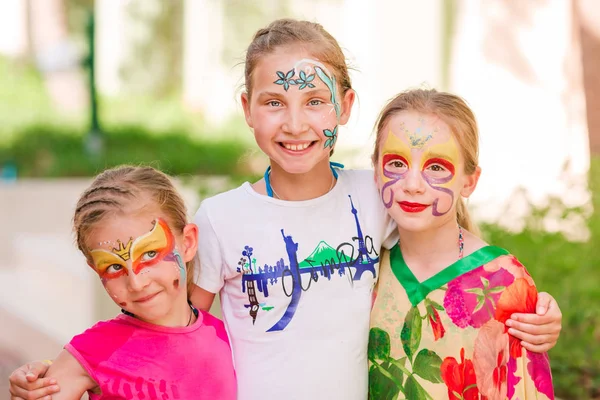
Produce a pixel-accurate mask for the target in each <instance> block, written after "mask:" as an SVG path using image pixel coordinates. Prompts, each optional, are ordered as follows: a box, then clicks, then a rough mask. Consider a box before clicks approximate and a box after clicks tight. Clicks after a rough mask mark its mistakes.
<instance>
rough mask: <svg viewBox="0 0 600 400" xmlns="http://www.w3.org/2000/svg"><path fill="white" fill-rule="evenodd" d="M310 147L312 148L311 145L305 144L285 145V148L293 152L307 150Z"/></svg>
mask: <svg viewBox="0 0 600 400" xmlns="http://www.w3.org/2000/svg"><path fill="white" fill-rule="evenodd" d="M308 146H310V143H303V144H288V143H284V144H283V147H285V148H286V149H288V150H292V151H302V150H304V149H306V148H307V147H308Z"/></svg>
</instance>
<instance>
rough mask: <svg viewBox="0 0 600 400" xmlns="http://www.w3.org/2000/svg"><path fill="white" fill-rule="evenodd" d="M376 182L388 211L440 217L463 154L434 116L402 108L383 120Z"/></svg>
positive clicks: (454, 193) (455, 189)
mask: <svg viewBox="0 0 600 400" xmlns="http://www.w3.org/2000/svg"><path fill="white" fill-rule="evenodd" d="M384 129H386V130H387V133H385V135H386V136H385V140H384V141H383V143H382V144H381V148H380V154H381V155H380V157H379V165H378V175H379V179H378V184H379V188H380V191H381V199H382V201H383V204H384V205H385V207H386V208H388V209H389V212H390V215H392V217H393V218H394V219H395V220H396V221H397V222H398V219H402V218H406V217H409V218H416V217H417V216H420V215H429V216H432V217H442V216H445V215H452V213H451V212H450V211H451V210H453V207H454V205H455V203H456V200H457V199H458V198H459V196H460V188H461V186H462V179H460V178H461V177H462V176H464V174H463V173H462V170H463V166H462V157H461V154H460V151H459V148H458V144H457V142H456V139H455V138H454V136H453V135H452V133H451V132H450V128H449V127H448V125H447V124H446V123H444V122H443V121H442V120H440V119H439V118H437V117H435V116H432V115H423V114H419V113H415V112H406V111H405V112H401V113H399V114H397V115H395V116H393V117H391V118H390V119H389V121H388V123H387V124H386V126H385V128H384Z"/></svg>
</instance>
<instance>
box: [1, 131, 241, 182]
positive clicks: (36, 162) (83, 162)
mask: <svg viewBox="0 0 600 400" xmlns="http://www.w3.org/2000/svg"><path fill="white" fill-rule="evenodd" d="M103 138H104V151H103V153H102V154H100V155H99V156H97V157H94V156H93V155H91V154H88V153H87V152H86V146H85V144H86V141H85V136H84V135H83V134H82V133H81V132H80V131H77V130H73V129H69V128H65V127H59V126H48V125H40V126H35V125H34V126H31V127H29V128H27V129H25V130H23V131H22V132H20V133H19V135H17V136H16V138H14V139H13V140H11V141H9V143H7V144H4V145H3V146H2V147H0V165H2V164H5V163H7V162H10V163H12V164H14V165H15V166H16V168H17V171H18V175H19V176H20V177H64V176H92V175H94V174H96V173H98V172H99V171H101V170H102V169H104V168H108V167H111V166H115V165H119V164H126V163H133V164H140V163H143V164H149V163H150V164H152V165H154V166H156V167H158V168H161V169H162V170H164V171H165V172H168V173H170V174H174V175H181V174H186V175H197V174H230V173H232V174H233V175H235V174H236V172H242V171H244V170H245V168H244V167H243V165H241V164H239V163H238V160H240V158H241V156H242V155H243V154H244V153H245V151H246V146H245V144H244V143H243V142H240V141H237V140H233V139H222V140H219V141H214V140H206V139H204V140H201V139H192V138H191V135H189V134H187V133H185V132H178V133H170V132H159V133H154V132H152V133H149V132H148V131H147V130H146V129H145V128H143V127H141V126H120V127H116V128H113V129H111V130H110V131H108V132H105V133H104V134H103ZM244 173H247V172H244Z"/></svg>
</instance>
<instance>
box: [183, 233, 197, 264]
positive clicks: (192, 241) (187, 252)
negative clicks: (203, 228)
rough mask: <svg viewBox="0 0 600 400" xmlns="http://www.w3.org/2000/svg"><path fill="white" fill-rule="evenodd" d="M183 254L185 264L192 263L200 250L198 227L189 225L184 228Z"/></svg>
mask: <svg viewBox="0 0 600 400" xmlns="http://www.w3.org/2000/svg"><path fill="white" fill-rule="evenodd" d="M182 244H183V249H182V250H183V254H182V258H183V261H184V262H188V261H191V260H192V259H193V258H194V256H195V255H196V250H198V227H197V226H196V224H187V225H186V226H185V227H184V228H183V243H182Z"/></svg>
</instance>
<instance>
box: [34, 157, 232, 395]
mask: <svg viewBox="0 0 600 400" xmlns="http://www.w3.org/2000/svg"><path fill="white" fill-rule="evenodd" d="M73 225H74V231H75V236H76V240H77V245H78V247H79V249H80V250H81V252H82V253H83V254H84V255H85V257H86V259H87V262H88V264H89V266H90V267H91V268H92V269H93V270H94V271H95V272H96V273H97V274H98V276H99V277H100V280H101V281H102V284H103V285H104V288H105V289H106V292H107V293H108V295H109V296H110V298H111V299H112V300H113V301H114V302H115V303H116V304H117V305H119V307H121V308H122V311H123V314H121V315H119V316H117V317H116V318H114V319H112V320H109V321H103V322H99V323H97V324H96V325H94V326H93V327H92V328H90V329H88V330H86V331H85V332H84V333H82V334H80V335H77V336H75V337H74V338H73V339H72V340H71V342H70V343H69V344H67V345H66V346H65V348H64V350H63V351H62V352H61V353H60V354H59V355H58V357H57V358H56V359H55V360H54V362H53V363H52V364H51V365H50V368H49V370H48V373H47V374H46V377H47V378H51V379H55V381H56V384H58V385H60V391H59V392H58V393H54V394H53V395H52V398H53V399H55V400H56V399H79V398H81V396H82V395H83V394H84V393H85V392H86V391H87V392H88V394H89V397H90V399H108V398H110V399H146V398H161V399H167V398H169V399H192V398H193V399H222V400H229V399H232V400H233V399H235V398H236V382H235V373H234V369H233V362H232V358H231V349H230V346H229V341H228V338H227V334H226V332H225V328H224V326H223V323H222V322H221V321H220V320H218V319H217V318H215V317H213V316H211V315H210V314H208V313H207V312H204V311H199V310H197V309H196V308H195V307H194V306H193V305H192V304H191V303H190V302H189V300H188V293H189V292H188V290H189V289H190V288H191V287H192V285H193V283H192V280H191V278H192V276H193V273H192V272H193V259H194V256H195V254H196V249H197V240H198V239H197V238H198V228H197V227H196V225H194V224H188V223H187V220H186V209H185V205H184V203H183V200H182V199H181V197H180V196H179V194H178V193H177V191H176V190H175V188H174V187H173V184H172V183H171V181H170V180H169V178H168V177H167V176H166V175H165V174H163V173H161V172H159V171H157V170H155V169H153V168H150V167H120V168H115V169H109V170H107V171H105V172H103V173H102V174H100V175H99V176H97V177H96V179H95V180H94V182H93V183H92V184H91V186H90V187H89V188H88V189H87V190H86V191H85V192H84V193H83V194H82V196H81V198H80V199H79V201H78V203H77V207H76V210H75V215H74V217H73ZM190 355H193V357H190Z"/></svg>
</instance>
